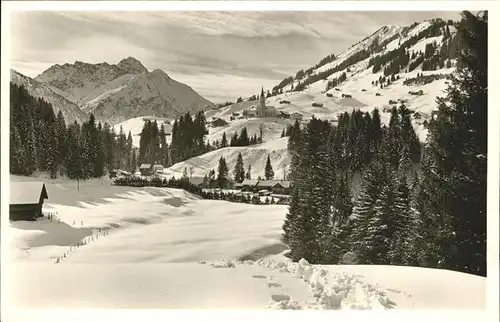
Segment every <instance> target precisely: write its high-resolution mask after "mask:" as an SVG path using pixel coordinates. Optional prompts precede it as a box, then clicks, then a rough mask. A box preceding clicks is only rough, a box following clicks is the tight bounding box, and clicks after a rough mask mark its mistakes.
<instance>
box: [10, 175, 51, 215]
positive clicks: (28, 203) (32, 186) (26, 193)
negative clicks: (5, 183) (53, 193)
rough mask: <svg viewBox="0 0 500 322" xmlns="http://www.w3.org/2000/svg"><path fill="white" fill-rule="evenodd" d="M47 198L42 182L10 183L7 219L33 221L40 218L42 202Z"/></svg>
mask: <svg viewBox="0 0 500 322" xmlns="http://www.w3.org/2000/svg"><path fill="white" fill-rule="evenodd" d="M48 198H49V196H48V194H47V189H46V188H45V184H44V183H43V182H11V184H10V206H9V219H10V220H13V221H14V220H26V221H34V220H36V219H37V218H38V217H42V216H43V215H42V206H43V202H44V200H45V199H48Z"/></svg>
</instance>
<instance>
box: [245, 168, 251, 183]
mask: <svg viewBox="0 0 500 322" xmlns="http://www.w3.org/2000/svg"><path fill="white" fill-rule="evenodd" d="M245 179H247V180H251V179H252V166H251V165H250V164H249V165H248V169H247V172H246V173H245Z"/></svg>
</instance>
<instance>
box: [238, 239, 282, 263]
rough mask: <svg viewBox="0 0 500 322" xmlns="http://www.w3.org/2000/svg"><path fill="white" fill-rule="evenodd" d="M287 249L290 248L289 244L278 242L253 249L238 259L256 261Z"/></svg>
mask: <svg viewBox="0 0 500 322" xmlns="http://www.w3.org/2000/svg"><path fill="white" fill-rule="evenodd" d="M287 249H288V246H286V245H284V244H281V243H276V244H272V245H268V246H265V247H261V248H258V249H256V250H253V251H252V252H251V253H249V254H246V255H243V256H241V257H240V258H238V260H239V261H246V260H252V261H256V260H258V259H261V258H263V257H265V256H268V255H277V254H281V253H282V252H283V251H285V250H287Z"/></svg>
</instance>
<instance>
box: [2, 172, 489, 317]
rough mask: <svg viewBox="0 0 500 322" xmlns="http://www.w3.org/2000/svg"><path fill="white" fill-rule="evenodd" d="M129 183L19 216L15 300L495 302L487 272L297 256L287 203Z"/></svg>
mask: <svg viewBox="0 0 500 322" xmlns="http://www.w3.org/2000/svg"><path fill="white" fill-rule="evenodd" d="M85 184H86V183H82V185H83V186H84V185H85ZM89 184H92V183H91V182H89ZM58 185H59V186H60V187H62V188H65V189H67V190H65V191H68V190H71V187H70V186H68V185H66V184H65V182H64V181H61V182H55V183H51V182H48V183H47V190H48V194H49V198H50V196H51V195H56V196H57V193H54V191H56V190H57V189H61V188H59V187H58ZM129 189H130V190H129V191H128V192H120V193H117V195H116V196H115V197H113V198H105V199H103V200H102V201H101V202H102V203H101V202H99V201H96V200H94V201H93V203H92V204H91V203H83V204H78V205H61V204H57V203H52V204H50V206H48V207H47V208H46V209H45V211H46V212H51V213H55V214H57V216H56V217H55V219H54V220H53V221H52V222H51V221H49V220H47V219H42V220H40V221H37V222H12V223H10V228H9V238H10V243H9V244H10V247H9V258H11V262H10V265H9V272H10V275H9V279H8V281H7V284H8V285H7V286H8V287H7V289H8V290H9V294H8V298H9V307H13V308H61V307H65V308H182V309H194V308H223V309H228V308H233V309H234V308H238V309H265V308H276V309H361V308H364V309H388V308H403V309H431V308H432V309H482V308H484V307H485V289H486V280H485V279H484V278H480V277H476V276H471V275H467V274H460V273H455V272H449V271H439V270H431V269H422V268H408V267H388V266H313V265H309V264H307V263H306V262H301V263H291V262H290V261H289V260H288V259H287V258H286V257H284V256H283V255H282V253H283V252H286V249H287V247H286V246H285V245H283V244H282V243H281V242H280V235H281V226H282V224H283V220H284V217H285V214H286V209H287V208H286V206H279V205H272V206H257V205H249V204H238V203H230V202H225V201H215V200H203V199H200V198H199V197H197V196H195V195H192V194H190V193H187V192H184V191H182V190H177V189H167V188H147V189H136V188H129ZM94 190H95V189H94ZM56 198H57V197H56ZM58 218H59V219H60V222H58V220H57V219H58ZM99 229H100V232H99ZM104 231H107V232H108V233H104ZM82 241H84V243H81V242H82ZM76 244H78V246H75V245H76ZM57 258H59V260H60V263H59V264H55V263H54V261H55V260H57ZM33 272H36V273H33ZM27 289H28V290H29V291H26V290H27Z"/></svg>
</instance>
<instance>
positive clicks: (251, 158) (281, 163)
mask: <svg viewBox="0 0 500 322" xmlns="http://www.w3.org/2000/svg"><path fill="white" fill-rule="evenodd" d="M287 144H288V138H279V139H273V140H270V141H268V142H266V143H262V144H258V145H253V146H247V147H227V148H223V149H218V150H215V151H212V152H209V153H205V154H203V155H200V156H197V157H194V158H191V159H188V160H186V161H183V162H179V163H177V164H174V165H173V166H172V167H170V168H168V169H166V170H165V173H166V176H167V177H170V176H175V177H181V176H182V173H183V171H184V168H187V170H188V173H189V169H190V168H192V169H193V170H194V171H193V174H192V175H193V176H194V177H203V176H205V174H208V172H209V171H210V170H212V169H213V170H215V171H216V172H217V167H218V164H219V159H220V158H221V157H224V158H225V159H226V163H227V165H228V169H229V174H228V176H229V177H232V176H233V169H234V165H235V164H236V158H237V157H238V154H239V153H241V156H242V157H243V163H244V167H245V171H247V168H248V165H250V166H251V167H252V171H251V175H252V178H253V179H257V177H258V176H261V177H262V178H264V167H265V165H266V159H267V156H268V155H269V156H270V159H271V165H272V167H273V169H274V177H275V179H282V178H283V174H284V171H286V169H288V166H289V165H290V162H291V159H292V156H291V154H290V152H288V150H287Z"/></svg>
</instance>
